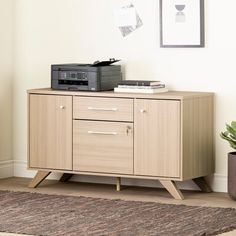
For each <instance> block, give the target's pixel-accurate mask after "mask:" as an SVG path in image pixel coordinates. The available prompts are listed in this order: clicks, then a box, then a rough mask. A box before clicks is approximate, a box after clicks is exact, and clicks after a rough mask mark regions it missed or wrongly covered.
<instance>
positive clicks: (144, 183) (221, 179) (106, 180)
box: [14, 160, 227, 192]
mask: <svg viewBox="0 0 236 236" xmlns="http://www.w3.org/2000/svg"><path fill="white" fill-rule="evenodd" d="M35 174H36V171H32V170H27V162H26V161H23V160H15V161H14V176H15V177H26V178H33V177H34V175H35ZM60 176H61V174H58V173H53V174H50V175H49V177H48V179H59V178H60ZM71 181H75V182H84V183H102V184H115V183H116V179H115V178H114V177H102V176H87V175H75V176H73V177H72V179H71ZM208 182H209V183H210V185H211V186H212V189H213V191H215V192H227V177H226V176H224V175H220V174H214V175H213V176H210V177H208ZM122 185H133V186H140V187H153V188H155V187H162V186H161V184H160V183H159V181H156V180H140V179H129V178H122ZM177 185H178V186H179V188H180V189H187V190H198V189H199V188H198V187H197V186H196V185H195V184H194V183H193V182H192V181H184V182H177Z"/></svg>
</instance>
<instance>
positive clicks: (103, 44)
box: [13, 0, 236, 191]
mask: <svg viewBox="0 0 236 236" xmlns="http://www.w3.org/2000/svg"><path fill="white" fill-rule="evenodd" d="M132 2H133V3H134V5H135V6H136V8H137V10H138V12H139V14H140V16H141V18H142V20H143V23H144V26H143V27H141V28H140V29H138V30H137V31H136V32H134V33H133V34H131V35H129V36H127V37H126V38H123V37H122V36H121V34H120V32H119V30H118V29H117V28H116V27H114V25H113V19H112V12H113V10H114V9H115V8H116V7H118V6H121V5H122V4H124V3H127V1H124V0H50V1H48V0H17V1H15V4H16V11H15V27H16V35H15V41H14V43H15V49H16V50H15V78H14V89H13V94H14V100H13V104H14V149H13V150H14V159H15V160H17V162H18V163H20V162H23V163H24V162H25V161H26V155H27V154H26V153H27V142H26V141H27V136H26V134H27V133H26V124H27V121H26V114H27V109H26V90H27V89H29V88H38V87H49V86H50V65H51V64H53V63H68V62H90V63H91V62H93V61H95V60H98V59H108V58H110V57H115V58H119V59H122V64H123V65H124V68H125V77H126V79H147V80H148V79H152V80H162V81H163V82H165V83H166V84H167V85H168V86H169V88H170V89H174V90H196V91H212V92H215V94H216V98H215V134H216V137H215V153H216V168H215V169H216V179H217V178H218V179H219V178H220V179H221V177H222V178H223V179H222V184H220V183H219V181H218V182H217V183H218V185H220V186H217V185H216V186H215V189H216V190H223V191H224V190H225V189H226V182H225V178H224V177H225V176H226V169H227V163H226V155H227V152H228V151H230V148H229V147H228V144H227V143H226V142H224V141H223V140H221V139H220V138H219V132H220V131H221V130H223V129H224V125H225V122H230V121H231V120H233V119H236V108H235V102H236V93H235V88H236V79H235V78H236V70H235V55H236V46H235V45H236V43H235V42H236V29H235V27H234V22H236V14H235V9H236V1H235V0H227V4H224V5H223V1H221V0H207V1H205V2H206V47H205V48H199V49H196V48H192V49H164V48H160V47H159V17H158V15H159V9H158V2H159V1H157V0H148V1H143V0H133V1H132ZM18 174H19V175H26V174H27V173H26V172H24V173H22V172H18Z"/></svg>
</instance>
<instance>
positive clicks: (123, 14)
mask: <svg viewBox="0 0 236 236" xmlns="http://www.w3.org/2000/svg"><path fill="white" fill-rule="evenodd" d="M114 21H115V25H116V26H117V27H126V26H136V25H137V19H136V11H135V8H134V7H130V8H121V9H118V10H115V11H114Z"/></svg>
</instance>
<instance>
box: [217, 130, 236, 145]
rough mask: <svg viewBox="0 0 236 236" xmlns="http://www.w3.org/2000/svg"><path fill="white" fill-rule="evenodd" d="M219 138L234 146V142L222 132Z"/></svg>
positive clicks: (235, 142)
mask: <svg viewBox="0 0 236 236" xmlns="http://www.w3.org/2000/svg"><path fill="white" fill-rule="evenodd" d="M220 136H221V138H223V139H225V140H227V141H228V142H231V143H234V144H235V145H236V140H233V139H232V138H230V137H228V136H226V135H225V133H223V132H222V133H221V134H220Z"/></svg>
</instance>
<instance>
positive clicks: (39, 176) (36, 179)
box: [28, 170, 51, 188]
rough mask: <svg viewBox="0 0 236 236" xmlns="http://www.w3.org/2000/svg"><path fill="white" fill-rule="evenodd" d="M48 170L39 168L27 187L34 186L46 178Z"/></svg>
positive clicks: (48, 173)
mask: <svg viewBox="0 0 236 236" xmlns="http://www.w3.org/2000/svg"><path fill="white" fill-rule="evenodd" d="M50 173H51V172H50V171H41V170H39V171H38V172H37V174H36V175H35V177H34V178H33V179H32V181H31V182H30V184H29V186H28V187H29V188H36V187H37V186H38V185H39V184H40V183H41V182H42V181H43V180H44V179H46V178H47V176H48V175H50Z"/></svg>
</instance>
